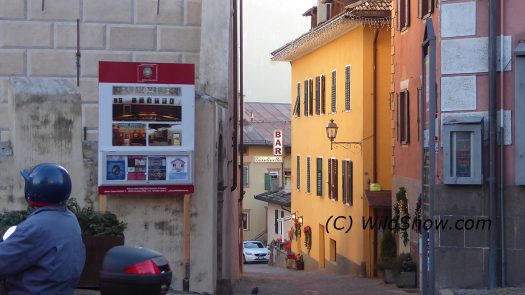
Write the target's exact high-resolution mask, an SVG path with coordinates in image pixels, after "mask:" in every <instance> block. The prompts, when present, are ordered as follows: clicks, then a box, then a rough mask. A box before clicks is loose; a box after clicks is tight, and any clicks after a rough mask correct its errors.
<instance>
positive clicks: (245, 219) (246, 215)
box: [242, 211, 250, 230]
mask: <svg viewBox="0 0 525 295" xmlns="http://www.w3.org/2000/svg"><path fill="white" fill-rule="evenodd" d="M242 229H243V230H250V212H248V211H244V212H242Z"/></svg>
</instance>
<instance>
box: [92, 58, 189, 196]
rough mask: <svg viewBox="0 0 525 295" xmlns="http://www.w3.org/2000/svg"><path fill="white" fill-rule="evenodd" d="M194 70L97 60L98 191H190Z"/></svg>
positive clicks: (116, 192) (187, 65)
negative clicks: (98, 61)
mask: <svg viewBox="0 0 525 295" xmlns="http://www.w3.org/2000/svg"><path fill="white" fill-rule="evenodd" d="M194 71H195V69H194V65H190V64H169V63H137V62H100V63H99V157H98V167H99V169H98V184H99V193H101V194H148V193H175V192H181V193H187V192H193V171H194V167H193V152H194V148H195V144H194V142H195V84H194V83H195V82H194V81H195V75H194Z"/></svg>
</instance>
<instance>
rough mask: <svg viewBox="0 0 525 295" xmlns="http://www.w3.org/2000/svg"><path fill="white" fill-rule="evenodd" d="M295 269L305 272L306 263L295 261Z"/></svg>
mask: <svg viewBox="0 0 525 295" xmlns="http://www.w3.org/2000/svg"><path fill="white" fill-rule="evenodd" d="M295 269H297V270H304V261H295Z"/></svg>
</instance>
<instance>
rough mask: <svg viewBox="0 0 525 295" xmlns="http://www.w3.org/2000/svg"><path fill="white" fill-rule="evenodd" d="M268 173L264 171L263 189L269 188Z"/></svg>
mask: <svg viewBox="0 0 525 295" xmlns="http://www.w3.org/2000/svg"><path fill="white" fill-rule="evenodd" d="M270 183H271V180H270V173H264V190H267V191H269V190H270Z"/></svg>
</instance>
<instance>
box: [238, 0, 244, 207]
mask: <svg viewBox="0 0 525 295" xmlns="http://www.w3.org/2000/svg"><path fill="white" fill-rule="evenodd" d="M242 35H243V15H242V0H239V162H240V163H239V166H240V168H241V171H242V173H240V174H239V185H240V187H241V190H240V192H239V193H240V197H239V202H242V199H243V198H244V171H243V170H242V169H244V168H243V167H244V84H243V78H244V77H243V76H244V75H243V59H244V56H243V47H244V44H243V39H244V38H243V36H242Z"/></svg>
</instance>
